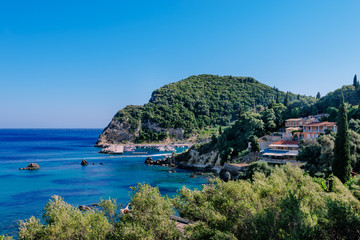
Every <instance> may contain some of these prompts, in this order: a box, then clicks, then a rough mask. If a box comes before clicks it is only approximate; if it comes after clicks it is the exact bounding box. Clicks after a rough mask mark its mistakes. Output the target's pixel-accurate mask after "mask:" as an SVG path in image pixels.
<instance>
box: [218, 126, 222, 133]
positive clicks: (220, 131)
mask: <svg viewBox="0 0 360 240" xmlns="http://www.w3.org/2000/svg"><path fill="white" fill-rule="evenodd" d="M221 134H222V128H221V126H220V127H219V135H221Z"/></svg>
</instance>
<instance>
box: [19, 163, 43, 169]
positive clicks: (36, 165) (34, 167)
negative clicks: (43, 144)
mask: <svg viewBox="0 0 360 240" xmlns="http://www.w3.org/2000/svg"><path fill="white" fill-rule="evenodd" d="M39 168H40V166H39V165H38V164H37V163H30V164H29V165H28V166H27V167H26V168H19V169H20V170H37V169H39Z"/></svg>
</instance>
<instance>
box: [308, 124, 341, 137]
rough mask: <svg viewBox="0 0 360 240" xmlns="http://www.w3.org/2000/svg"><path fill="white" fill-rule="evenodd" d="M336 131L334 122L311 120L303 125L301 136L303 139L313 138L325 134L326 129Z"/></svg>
mask: <svg viewBox="0 0 360 240" xmlns="http://www.w3.org/2000/svg"><path fill="white" fill-rule="evenodd" d="M327 129H328V130H330V131H333V132H336V131H337V126H336V123H335V122H313V123H309V124H306V125H304V126H303V132H302V137H303V138H304V139H315V138H318V137H319V136H320V135H321V134H325V132H326V130H327Z"/></svg>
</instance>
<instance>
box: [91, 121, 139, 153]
mask: <svg viewBox="0 0 360 240" xmlns="http://www.w3.org/2000/svg"><path fill="white" fill-rule="evenodd" d="M130 127H131V126H130V124H129V123H128V122H127V121H121V120H117V119H113V120H111V122H110V123H109V125H108V126H107V127H106V128H105V129H104V131H103V132H102V133H101V135H100V137H99V139H98V140H97V142H96V145H95V146H99V147H101V146H103V145H106V144H115V143H119V142H134V141H135V139H136V136H137V135H138V134H139V131H140V129H139V128H137V129H136V130H135V131H133V132H131V131H130V129H131V128H130Z"/></svg>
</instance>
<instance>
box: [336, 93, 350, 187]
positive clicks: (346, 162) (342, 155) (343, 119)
mask: <svg viewBox="0 0 360 240" xmlns="http://www.w3.org/2000/svg"><path fill="white" fill-rule="evenodd" d="M337 128H338V129H337V133H336V138H335V147H334V161H333V165H332V171H333V173H334V175H335V176H337V177H338V178H339V179H340V180H341V181H342V182H346V181H348V180H349V179H350V173H351V165H350V141H349V131H348V121H347V111H346V107H345V102H344V95H341V104H340V108H339V115H338V121H337Z"/></svg>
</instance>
